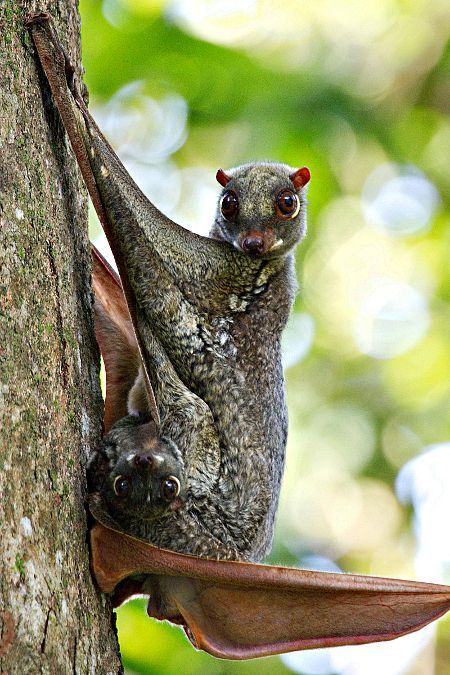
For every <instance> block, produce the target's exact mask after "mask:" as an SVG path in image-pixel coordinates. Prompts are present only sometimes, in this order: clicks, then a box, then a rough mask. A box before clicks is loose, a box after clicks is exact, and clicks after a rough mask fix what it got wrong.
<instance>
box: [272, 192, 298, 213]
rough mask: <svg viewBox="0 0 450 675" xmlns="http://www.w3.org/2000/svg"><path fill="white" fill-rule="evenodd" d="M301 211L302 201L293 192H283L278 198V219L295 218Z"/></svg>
mask: <svg viewBox="0 0 450 675" xmlns="http://www.w3.org/2000/svg"><path fill="white" fill-rule="evenodd" d="M299 211H300V201H299V198H298V197H297V195H296V194H295V192H292V190H281V192H279V193H278V194H277V197H276V215H277V218H283V219H284V220H287V219H288V218H295V216H297V215H298V212H299Z"/></svg>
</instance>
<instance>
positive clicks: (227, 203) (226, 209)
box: [220, 190, 239, 220]
mask: <svg viewBox="0 0 450 675" xmlns="http://www.w3.org/2000/svg"><path fill="white" fill-rule="evenodd" d="M220 210H221V211H222V215H223V217H224V218H225V220H233V219H234V218H235V217H236V216H237V212H238V210H239V201H238V198H237V196H236V194H235V193H234V192H233V191H232V190H228V192H225V194H224V195H223V197H222V199H221V200H220Z"/></svg>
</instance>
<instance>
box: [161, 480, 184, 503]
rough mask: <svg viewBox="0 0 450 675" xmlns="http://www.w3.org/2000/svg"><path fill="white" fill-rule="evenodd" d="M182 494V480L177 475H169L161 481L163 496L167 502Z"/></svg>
mask: <svg viewBox="0 0 450 675" xmlns="http://www.w3.org/2000/svg"><path fill="white" fill-rule="evenodd" d="M179 494H180V481H179V480H178V478H175V476H168V477H167V478H163V479H162V481H161V497H162V498H163V499H165V500H166V502H171V501H172V499H175V497H178V495H179Z"/></svg>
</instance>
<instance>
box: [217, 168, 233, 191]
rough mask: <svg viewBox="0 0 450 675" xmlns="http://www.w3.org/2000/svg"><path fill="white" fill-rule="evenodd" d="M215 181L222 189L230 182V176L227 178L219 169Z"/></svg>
mask: <svg viewBox="0 0 450 675" xmlns="http://www.w3.org/2000/svg"><path fill="white" fill-rule="evenodd" d="M216 180H217V182H218V183H220V184H221V186H222V187H225V185H226V184H227V183H229V182H230V180H231V179H230V176H227V174H226V173H225V171H222V169H219V170H218V172H217V173H216Z"/></svg>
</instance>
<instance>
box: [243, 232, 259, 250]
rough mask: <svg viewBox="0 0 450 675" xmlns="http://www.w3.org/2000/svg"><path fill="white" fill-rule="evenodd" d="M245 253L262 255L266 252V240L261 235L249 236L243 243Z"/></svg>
mask: <svg viewBox="0 0 450 675" xmlns="http://www.w3.org/2000/svg"><path fill="white" fill-rule="evenodd" d="M241 246H242V250H243V251H244V253H250V254H251V253H262V252H263V251H264V239H263V236H262V235H261V234H249V235H247V236H246V237H245V239H243V241H242V244H241Z"/></svg>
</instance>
